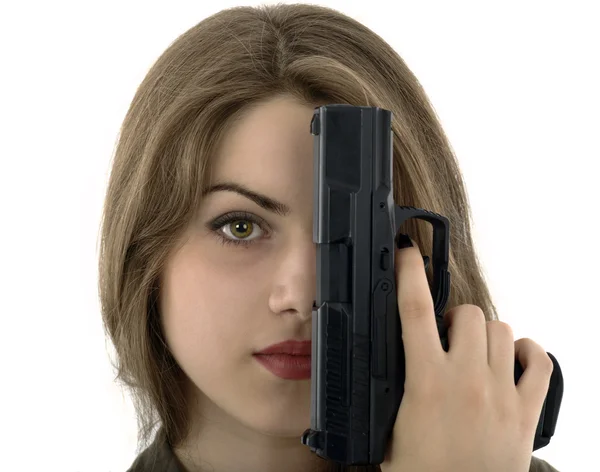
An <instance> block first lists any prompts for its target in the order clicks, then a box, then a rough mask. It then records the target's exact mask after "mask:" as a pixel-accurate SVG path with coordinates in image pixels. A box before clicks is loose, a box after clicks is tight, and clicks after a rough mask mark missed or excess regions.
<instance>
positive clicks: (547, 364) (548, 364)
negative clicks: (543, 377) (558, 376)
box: [540, 349, 554, 376]
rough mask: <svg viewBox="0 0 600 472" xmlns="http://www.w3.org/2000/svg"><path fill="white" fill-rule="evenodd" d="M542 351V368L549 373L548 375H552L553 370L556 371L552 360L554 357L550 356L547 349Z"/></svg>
mask: <svg viewBox="0 0 600 472" xmlns="http://www.w3.org/2000/svg"><path fill="white" fill-rule="evenodd" d="M542 351H543V352H542V354H540V368H541V369H542V370H543V371H544V372H545V373H546V374H548V376H551V375H552V372H553V371H554V363H553V362H552V359H550V356H548V354H547V353H546V351H544V350H543V349H542Z"/></svg>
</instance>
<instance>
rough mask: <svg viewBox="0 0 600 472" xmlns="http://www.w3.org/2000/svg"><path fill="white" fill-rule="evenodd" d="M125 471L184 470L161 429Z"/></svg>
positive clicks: (157, 471) (175, 471) (176, 471)
mask: <svg viewBox="0 0 600 472" xmlns="http://www.w3.org/2000/svg"><path fill="white" fill-rule="evenodd" d="M127 472H184V471H183V470H182V469H181V468H180V467H179V463H178V461H177V459H176V457H175V455H174V454H173V451H172V449H171V447H170V446H169V444H168V443H167V441H166V439H165V437H164V434H163V432H162V430H159V431H158V433H157V434H156V438H155V439H154V441H153V442H152V444H151V445H150V446H148V447H147V448H146V449H144V450H143V451H142V452H141V453H140V454H139V455H138V456H137V457H136V458H135V460H134V461H133V463H132V464H131V466H130V467H129V469H127Z"/></svg>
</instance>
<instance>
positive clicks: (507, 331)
mask: <svg viewBox="0 0 600 472" xmlns="http://www.w3.org/2000/svg"><path fill="white" fill-rule="evenodd" d="M487 327H488V330H490V331H493V332H494V334H502V335H503V336H505V337H507V338H511V339H514V333H513V329H512V327H511V326H510V325H509V324H508V323H505V322H504V321H500V320H491V321H488V322H487Z"/></svg>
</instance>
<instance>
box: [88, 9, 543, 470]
mask: <svg viewBox="0 0 600 472" xmlns="http://www.w3.org/2000/svg"><path fill="white" fill-rule="evenodd" d="M331 103H348V104H352V105H365V106H379V107H382V108H385V109H388V110H391V111H392V113H393V118H394V122H393V131H394V139H395V141H394V143H393V144H394V162H393V167H394V178H395V182H394V185H395V188H394V199H395V202H396V203H397V204H400V205H411V206H416V207H419V208H425V209H428V210H430V211H434V212H436V213H439V214H442V215H444V216H446V217H447V218H448V219H449V221H450V228H451V241H450V259H449V270H450V272H451V274H452V287H451V292H450V298H449V301H448V304H447V308H448V312H447V314H446V316H447V318H448V321H449V323H450V324H451V330H450V346H451V349H450V351H449V352H447V353H446V352H445V351H443V349H442V348H441V345H440V343H439V337H438V335H437V332H436V329H435V323H434V322H433V302H432V300H431V296H430V293H429V288H428V277H430V274H429V273H428V272H427V271H426V269H425V268H424V265H423V259H422V255H421V251H420V249H419V248H424V251H425V250H426V249H428V248H427V242H428V241H429V239H428V237H427V236H428V233H427V231H428V228H426V227H424V226H423V225H421V223H422V222H420V221H415V220H410V221H408V222H407V223H406V224H405V225H404V228H403V229H402V233H407V234H409V235H410V238H408V237H407V238H404V242H405V244H404V246H405V248H404V249H400V248H399V249H398V250H397V253H396V255H395V256H396V263H395V269H396V277H397V280H398V281H399V287H401V288H400V289H399V290H398V305H399V312H400V318H401V322H402V326H403V339H404V344H405V351H406V362H407V374H406V375H407V377H406V390H405V395H404V398H403V401H402V405H401V408H400V411H399V413H398V417H397V419H396V423H395V426H394V434H393V437H392V439H391V441H390V446H389V450H388V454H387V456H386V461H385V462H384V463H383V464H381V466H376V467H370V468H367V467H350V468H347V470H365V471H366V470H369V471H376V470H381V471H383V472H426V471H433V470H436V471H447V472H455V471H461V472H476V471H477V472H479V471H482V470H486V471H489V472H506V471H511V472H526V471H528V470H531V471H536V470H537V471H552V470H555V469H553V468H552V467H550V466H549V465H548V464H547V463H545V462H544V461H541V460H539V459H537V458H533V457H532V454H531V451H532V446H533V438H534V431H535V426H536V425H537V420H538V418H539V412H540V410H541V406H542V403H543V400H544V397H545V394H546V390H547V388H548V382H549V379H550V374H551V372H552V362H551V361H550V359H549V358H548V356H547V355H546V354H545V351H544V349H543V348H542V347H541V346H539V345H537V344H536V343H534V342H533V341H532V340H529V339H520V340H518V341H516V342H514V339H513V337H512V332H511V329H510V327H509V326H508V325H507V324H505V323H503V322H500V321H499V320H498V316H497V313H496V310H495V307H494V304H493V302H492V300H491V297H490V293H489V291H488V288H487V287H486V284H485V282H484V279H483V276H482V273H481V270H480V267H479V264H478V260H477V255H476V253H475V251H474V249H473V245H472V238H471V232H470V212H469V207H468V205H467V198H466V193H465V188H464V183H463V180H462V177H461V173H460V170H459V167H458V164H457V161H456V158H455V156H454V155H453V152H452V150H451V147H450V145H449V143H448V141H447V138H446V136H445V134H444V132H443V130H442V128H441V126H440V124H439V122H438V120H437V118H436V115H435V113H434V111H433V109H432V107H431V105H430V103H429V101H428V99H427V96H426V94H425V93H424V91H423V90H422V88H421V86H420V84H419V82H418V81H417V79H416V78H415V76H414V75H413V74H412V73H411V71H410V70H409V69H408V67H407V66H406V64H405V63H404V62H403V60H402V59H401V58H400V57H399V56H398V54H397V53H396V52H395V51H394V50H393V49H392V48H391V47H390V46H389V45H388V44H386V43H385V42H384V41H383V40H382V39H381V38H380V37H379V36H377V35H376V34H375V33H374V32H372V31H371V30H369V29H368V28H366V27H365V26H363V25H362V24H360V23H358V22H357V21H355V20H353V19H351V18H349V17H347V16H345V15H343V14H341V13H339V12H337V11H334V10H331V9H327V8H323V7H317V6H313V5H301V4H296V5H277V6H263V7H260V8H250V7H240V8H234V9H229V10H224V11H221V12H219V13H217V14H215V15H213V16H211V17H209V18H207V19H205V20H204V21H202V22H200V23H199V24H197V25H196V26H194V27H193V28H191V29H190V30H189V31H187V32H186V33H184V34H183V35H182V36H180V37H179V38H178V39H177V40H176V41H175V42H174V43H173V44H172V45H171V46H170V47H169V48H168V49H167V50H166V51H165V52H164V53H163V54H162V56H161V57H160V58H159V59H158V60H157V62H156V63H155V64H154V66H153V67H152V69H151V70H150V71H149V73H148V74H147V76H146V77H145V79H144V80H143V82H142V84H141V85H140V87H139V89H138V91H137V93H136V95H135V97H134V99H133V102H132V104H131V106H130V108H129V111H128V113H127V116H126V118H125V121H124V123H123V126H122V130H121V134H120V139H119V143H118V148H117V150H116V157H115V160H114V164H113V169H112V173H111V176H110V182H109V185H108V190H107V195H106V202H105V209H104V215H103V223H102V246H101V254H100V294H101V302H102V315H103V321H104V323H105V327H106V330H107V332H108V334H109V335H110V337H111V340H112V342H113V343H114V345H115V348H116V352H117V356H118V357H117V366H116V367H117V369H118V376H119V379H120V380H121V381H122V382H123V383H124V384H126V385H127V386H128V387H130V388H131V391H132V395H133V398H134V401H135V405H136V409H137V411H138V419H139V431H140V439H141V442H140V446H139V450H138V451H137V452H138V453H139V455H138V457H137V459H136V460H135V462H134V463H133V464H132V466H131V468H130V469H129V470H130V472H142V471H144V472H147V471H163V472H165V471H167V472H176V471H181V472H197V471H205V470H212V471H215V472H233V471H236V472H237V471H248V472H254V471H256V472H258V471H261V472H274V471H282V470H284V471H286V472H307V471H318V472H321V471H327V470H342V468H339V467H337V465H336V464H335V463H329V462H327V461H325V460H323V459H321V458H319V457H318V456H316V455H315V454H314V453H312V452H311V451H310V450H309V448H308V447H307V446H304V445H303V444H301V442H300V436H301V434H302V433H303V432H304V431H305V430H306V429H307V428H308V427H310V379H309V378H307V376H306V375H302V372H304V374H306V362H310V358H309V357H307V354H309V353H310V350H309V349H307V346H309V341H310V336H311V313H312V308H313V305H314V302H315V284H316V281H315V277H316V275H315V271H316V266H315V265H316V262H315V261H316V256H315V245H314V243H313V241H312V208H313V206H312V205H313V197H312V191H313V171H312V165H313V160H312V159H313V156H312V152H313V151H312V142H313V137H312V135H311V134H310V132H309V123H310V120H311V117H312V113H313V109H314V107H316V106H319V105H324V104H331ZM401 240H402V238H401V237H399V238H398V241H399V242H400V241H401ZM411 243H412V247H407V246H410V245H411ZM283 341H290V342H289V343H287V344H286V345H285V346H287V349H288V351H290V350H294V349H297V351H296V352H295V354H304V359H303V360H300V361H299V362H298V364H299V365H300V367H298V368H296V369H290V368H289V367H286V366H285V365H283V366H282V365H279V364H277V362H274V361H276V360H277V357H272V356H271V357H269V356H266V355H265V354H264V352H263V351H264V350H265V349H267V348H269V347H270V346H273V345H275V344H278V343H281V342H283ZM303 341H304V343H303ZM303 349H304V351H303ZM515 356H517V357H518V358H519V360H520V361H521V363H522V364H523V365H524V366H526V372H525V374H524V375H523V377H522V379H521V381H520V382H519V385H518V386H515V384H514V380H513V366H514V358H515ZM302 362H304V368H302V366H301V365H302ZM303 369H304V370H303ZM154 433H156V436H155V437H154V440H153V441H151V437H152V435H153V434H154Z"/></svg>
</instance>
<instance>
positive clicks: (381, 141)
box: [301, 104, 563, 465]
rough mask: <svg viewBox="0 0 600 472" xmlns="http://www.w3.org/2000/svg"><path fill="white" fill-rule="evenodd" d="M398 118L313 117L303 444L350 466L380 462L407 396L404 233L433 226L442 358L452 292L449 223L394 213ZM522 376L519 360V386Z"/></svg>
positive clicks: (380, 114)
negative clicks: (307, 415) (400, 239)
mask: <svg viewBox="0 0 600 472" xmlns="http://www.w3.org/2000/svg"><path fill="white" fill-rule="evenodd" d="M391 123H392V113H391V112H390V111H389V110H385V109H382V108H379V107H364V106H352V105H346V104H330V105H326V106H321V107H316V108H315V111H314V115H313V118H312V120H311V123H310V132H311V133H312V134H313V135H314V212H313V241H314V242H315V243H316V247H317V294H316V297H317V299H316V306H317V308H316V309H314V310H313V318H312V370H311V380H312V384H311V419H310V429H308V430H307V431H305V432H304V434H303V435H302V438H301V440H302V443H303V444H305V445H307V446H309V447H310V449H311V450H312V451H313V452H315V453H316V454H317V455H318V456H320V457H322V458H324V459H328V460H332V461H335V462H338V463H340V464H344V465H378V464H381V463H382V462H383V460H384V454H385V452H386V449H387V445H388V441H389V438H390V434H391V432H392V429H393V426H394V423H395V421H396V415H397V413H398V408H399V407H400V402H401V401H402V396H403V393H404V379H405V361H404V346H403V343H402V331H401V324H400V317H399V314H398V304H397V296H396V278H395V271H394V243H395V238H396V235H397V233H398V231H399V229H400V227H401V225H402V223H403V222H404V221H406V220H408V219H410V218H418V219H421V220H424V221H427V222H429V223H431V224H432V225H433V245H432V247H433V253H432V255H431V264H432V270H433V281H432V284H431V285H432V286H431V295H432V299H433V301H434V306H435V318H436V323H437V326H438V331H439V333H440V341H441V343H442V346H443V348H444V350H446V351H448V348H449V347H448V338H447V329H446V327H445V325H444V321H443V315H444V307H445V306H446V303H447V301H448V295H449V292H450V273H449V272H448V248H449V224H448V220H447V218H445V217H444V216H441V215H438V214H436V213H432V212H430V211H427V210H422V209H419V208H413V207H407V206H397V205H395V203H394V196H393V186H392V182H393V178H392V177H393V175H392V150H393V132H392V127H391ZM548 356H549V357H550V358H551V359H552V362H553V363H554V371H553V373H552V378H551V380H550V385H549V389H548V393H547V396H546V399H545V400H544V405H543V407H542V411H541V414H540V420H539V423H538V427H537V430H536V434H535V441H534V448H533V450H536V449H539V448H541V447H544V446H546V445H547V444H548V443H549V442H550V438H551V437H552V435H553V434H554V430H555V427H556V421H557V417H558V412H559V409H560V403H561V400H562V393H563V378H562V373H561V369H560V366H559V364H558V362H557V361H556V359H555V358H554V356H553V355H552V354H550V353H548ZM522 373H523V369H522V367H521V365H520V364H519V362H518V361H517V360H516V359H515V384H516V383H517V382H518V380H519V378H520V377H521V374H522Z"/></svg>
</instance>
